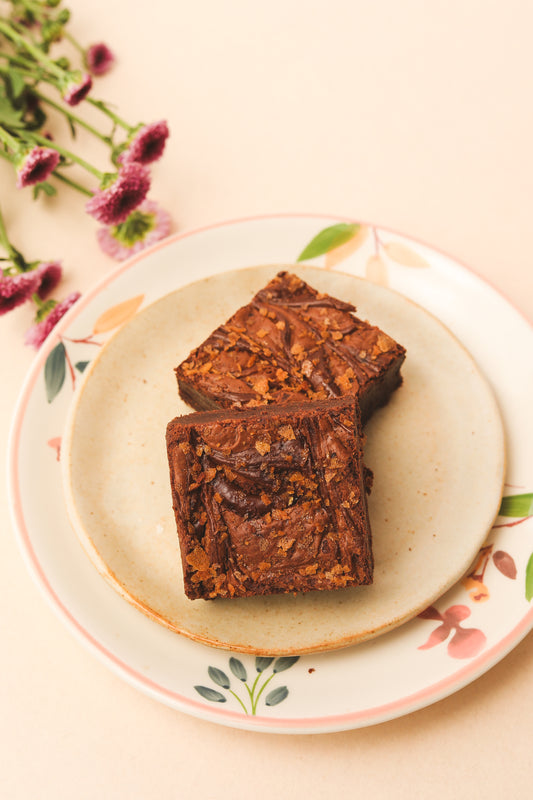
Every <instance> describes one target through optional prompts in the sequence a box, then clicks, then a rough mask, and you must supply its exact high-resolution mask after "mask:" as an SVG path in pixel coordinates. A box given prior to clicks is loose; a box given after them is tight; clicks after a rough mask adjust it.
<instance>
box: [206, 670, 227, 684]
mask: <svg viewBox="0 0 533 800" xmlns="http://www.w3.org/2000/svg"><path fill="white" fill-rule="evenodd" d="M207 672H208V675H209V677H210V678H211V680H212V681H213V683H216V684H217V686H222V688H223V689H229V687H230V681H229V678H228V676H227V675H226V673H225V672H222V670H221V669H218V668H217V667H209V668H208V670H207Z"/></svg>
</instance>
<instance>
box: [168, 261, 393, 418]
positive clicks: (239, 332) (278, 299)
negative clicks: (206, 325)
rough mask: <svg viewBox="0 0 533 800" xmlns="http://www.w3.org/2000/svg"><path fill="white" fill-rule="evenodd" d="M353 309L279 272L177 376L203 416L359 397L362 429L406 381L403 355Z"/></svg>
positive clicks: (189, 400) (194, 353) (187, 397)
mask: <svg viewBox="0 0 533 800" xmlns="http://www.w3.org/2000/svg"><path fill="white" fill-rule="evenodd" d="M354 311H355V307H354V306H353V305H351V303H346V302H344V301H343V300H338V299H336V298H334V297H330V296H329V295H327V294H320V293H319V292H317V291H316V290H315V289H313V288H312V287H311V286H309V285H308V284H307V283H305V281H303V280H301V278H299V277H297V276H296V275H293V274H291V273H288V272H280V273H279V274H278V275H277V276H276V277H275V278H274V279H273V280H271V281H270V282H269V283H268V284H267V286H265V287H264V289H261V291H259V292H258V293H257V294H256V295H255V297H253V299H252V300H251V301H250V302H249V303H248V304H247V305H245V306H243V307H242V308H240V309H239V310H238V311H236V313H235V314H234V315H233V316H232V317H231V319H229V320H228V321H227V322H226V323H225V324H224V325H221V326H220V327H218V328H217V329H216V330H215V331H214V332H213V333H212V334H211V335H210V336H209V337H208V338H207V339H206V340H205V341H204V342H203V343H202V344H200V346H199V347H197V348H196V349H195V350H193V351H192V353H191V354H190V355H189V356H188V358H186V359H185V360H184V361H183V362H182V363H181V364H180V365H179V366H178V367H177V368H176V370H175V372H176V376H177V380H178V388H179V393H180V395H181V397H182V399H183V400H185V402H186V403H188V404H189V405H191V406H192V407H193V408H195V409H197V410H198V411H202V410H207V409H211V408H231V407H237V408H239V407H240V408H251V407H254V406H260V405H266V404H269V403H285V402H293V401H303V400H324V399H327V398H331V397H339V396H343V395H346V394H351V395H354V396H356V397H357V399H358V402H359V404H360V407H361V418H362V421H363V423H364V422H366V421H367V420H368V418H369V417H370V415H371V414H372V412H373V411H374V409H375V408H377V407H379V406H381V405H383V404H385V403H386V402H387V400H388V399H389V396H390V394H391V393H392V392H393V390H394V389H396V388H397V387H398V386H399V385H400V383H401V380H402V378H401V374H400V367H401V365H402V363H403V361H404V359H405V349H404V347H402V345H400V344H398V343H397V342H395V341H394V340H393V339H392V338H391V337H390V336H388V335H387V334H386V333H384V332H383V331H382V330H380V329H379V328H377V327H376V326H374V325H371V324H369V323H368V322H365V321H363V320H361V319H358V318H357V317H356V316H355V315H354V313H353V312H354Z"/></svg>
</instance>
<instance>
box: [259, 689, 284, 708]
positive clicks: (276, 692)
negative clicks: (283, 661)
mask: <svg viewBox="0 0 533 800" xmlns="http://www.w3.org/2000/svg"><path fill="white" fill-rule="evenodd" d="M288 694H289V690H288V689H287V687H286V686H278V688H277V689H272V691H271V692H269V693H268V694H267V696H266V697H265V705H267V706H277V705H278V703H282V702H283V700H285V698H286V697H287V696H288Z"/></svg>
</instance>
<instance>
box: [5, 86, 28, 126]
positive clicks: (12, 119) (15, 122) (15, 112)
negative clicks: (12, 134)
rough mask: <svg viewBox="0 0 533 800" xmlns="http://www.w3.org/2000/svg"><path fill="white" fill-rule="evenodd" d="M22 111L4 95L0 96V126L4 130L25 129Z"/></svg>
mask: <svg viewBox="0 0 533 800" xmlns="http://www.w3.org/2000/svg"><path fill="white" fill-rule="evenodd" d="M22 117H23V114H22V111H21V110H20V109H18V108H14V107H13V106H12V105H11V103H10V101H9V100H8V98H7V97H6V96H5V95H4V94H0V125H2V127H4V128H23V127H24V120H23V118H22Z"/></svg>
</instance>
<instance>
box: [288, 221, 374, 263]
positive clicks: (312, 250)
mask: <svg viewBox="0 0 533 800" xmlns="http://www.w3.org/2000/svg"><path fill="white" fill-rule="evenodd" d="M360 227H361V226H360V225H359V223H358V222H339V223H338V225H331V226H330V227H329V228H324V230H322V231H320V233H318V234H317V235H316V236H315V237H314V239H311V241H310V242H309V244H308V245H307V247H305V248H304V250H302V252H301V253H300V255H299V256H298V259H297V260H298V261H307V260H309V259H311V258H317V257H318V256H323V255H324V254H325V253H329V252H330V250H334V249H335V248H336V247H340V246H341V244H346V242H349V241H350V239H353V237H354V236H355V235H356V234H357V233H358V231H359V229H360Z"/></svg>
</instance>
